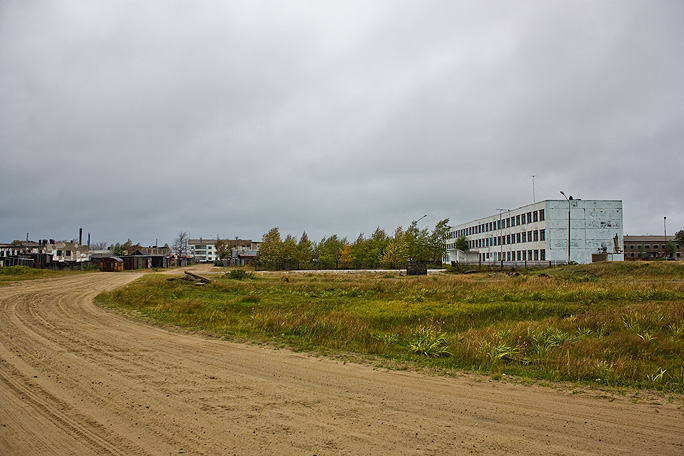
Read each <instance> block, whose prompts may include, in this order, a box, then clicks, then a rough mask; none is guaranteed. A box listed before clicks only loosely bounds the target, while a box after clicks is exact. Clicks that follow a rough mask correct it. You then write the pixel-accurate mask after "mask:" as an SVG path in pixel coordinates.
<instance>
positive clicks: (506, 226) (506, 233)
mask: <svg viewBox="0 0 684 456" xmlns="http://www.w3.org/2000/svg"><path fill="white" fill-rule="evenodd" d="M622 226H623V225H622V201H620V200H581V199H570V200H546V201H540V202H538V203H534V204H530V205H527V206H523V207H519V208H517V209H512V210H501V211H500V212H499V213H498V214H494V215H491V216H489V217H485V218H481V219H478V220H473V221H472V222H468V223H463V224H461V225H457V226H454V227H452V228H451V230H450V232H449V234H448V236H447V258H446V260H447V262H451V261H457V259H458V258H459V256H458V252H459V251H458V250H456V249H455V247H454V242H455V241H456V239H457V238H459V237H461V236H465V238H466V241H467V243H468V251H469V253H470V255H469V258H473V259H474V260H475V261H478V262H481V263H497V264H498V263H500V262H503V263H504V264H505V263H520V262H527V263H530V262H532V263H533V262H547V263H548V262H552V263H567V262H568V261H571V262H576V263H591V262H592V255H594V254H601V253H607V254H609V255H610V256H611V258H612V259H613V260H618V261H619V260H624V254H623V247H622V246H623V229H622ZM461 257H462V255H461Z"/></svg>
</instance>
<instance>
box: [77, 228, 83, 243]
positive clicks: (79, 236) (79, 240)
mask: <svg viewBox="0 0 684 456" xmlns="http://www.w3.org/2000/svg"><path fill="white" fill-rule="evenodd" d="M78 244H79V245H83V228H79V229H78Z"/></svg>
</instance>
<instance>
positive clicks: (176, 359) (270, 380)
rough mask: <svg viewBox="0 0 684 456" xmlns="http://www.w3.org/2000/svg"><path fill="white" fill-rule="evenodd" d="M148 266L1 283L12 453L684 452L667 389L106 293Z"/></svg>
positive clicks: (0, 369) (0, 388) (2, 422)
mask: <svg viewBox="0 0 684 456" xmlns="http://www.w3.org/2000/svg"><path fill="white" fill-rule="evenodd" d="M136 277H137V275H136V274H130V273H93V274H87V275H79V276H74V277H68V278H60V279H51V280H40V281H30V282H24V283H18V284H13V285H11V286H6V287H0V454H2V455H72V454H73V455H91V454H97V455H99V454H117V455H143V454H150V455H167V454H168V455H171V454H186V455H200V454H205V455H232V454H235V455H264V454H279V455H319V456H324V455H370V454H373V455H385V454H387V455H389V454H391V455H445V454H449V455H460V454H484V455H504V454H506V455H523V454H524V455H534V454H538V455H580V454H583V455H596V454H603V455H626V454H633V455H647V454H657V455H674V454H677V455H683V454H684V408H682V404H681V402H678V401H674V402H670V401H668V400H667V398H666V397H663V398H655V397H651V398H646V399H642V400H639V401H637V402H636V403H635V402H634V401H633V399H632V398H631V397H629V396H619V395H615V396H608V395H602V394H601V393H600V392H597V391H580V392H578V390H574V391H573V390H571V389H564V390H556V389H551V388H543V387H538V386H525V385H516V384H510V383H504V382H495V381H491V380H490V379H489V378H482V377H475V376H463V377H459V378H444V377H432V376H426V375H421V374H418V373H412V372H390V371H386V370H382V369H374V368H373V367H372V366H365V365H356V364H350V363H347V364H345V363H343V362H341V361H334V360H329V359H321V358H315V357H310V356H306V355H302V354H297V353H292V352H289V351H286V350H274V349H267V348H260V347H255V346H247V345H239V344H233V343H228V342H225V341H218V340H209V339H207V338H204V337H201V336H195V335H186V334H179V333H176V332H170V331H166V330H164V329H161V328H158V327H154V326H149V325H145V324H144V323H139V322H134V321H130V320H129V319H127V318H125V317H123V316H121V315H117V314H114V313H111V312H109V311H106V310H103V309H100V308H98V307H97V306H95V305H94V304H93V303H92V298H93V297H94V296H95V295H96V294H97V293H98V292H100V291H102V290H105V289H111V288H114V287H117V286H121V285H123V284H125V283H126V282H128V281H131V280H133V279H135V278H136Z"/></svg>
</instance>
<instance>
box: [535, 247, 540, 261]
mask: <svg viewBox="0 0 684 456" xmlns="http://www.w3.org/2000/svg"><path fill="white" fill-rule="evenodd" d="M534 261H539V250H535V251H534Z"/></svg>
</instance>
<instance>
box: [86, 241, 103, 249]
mask: <svg viewBox="0 0 684 456" xmlns="http://www.w3.org/2000/svg"><path fill="white" fill-rule="evenodd" d="M90 250H107V242H91V243H90Z"/></svg>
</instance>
